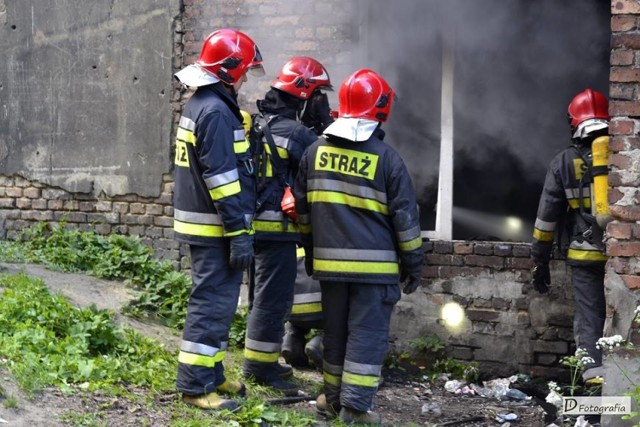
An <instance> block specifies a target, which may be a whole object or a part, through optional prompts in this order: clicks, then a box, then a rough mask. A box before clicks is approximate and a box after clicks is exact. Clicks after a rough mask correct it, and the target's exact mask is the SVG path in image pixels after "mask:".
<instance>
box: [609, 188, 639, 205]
mask: <svg viewBox="0 0 640 427" xmlns="http://www.w3.org/2000/svg"><path fill="white" fill-rule="evenodd" d="M616 190H618V191H619V192H620V193H622V198H620V200H618V201H617V202H616V203H615V205H617V206H635V205H636V204H637V203H638V202H637V201H638V200H639V199H640V197H639V196H640V191H639V190H638V188H636V187H616Z"/></svg>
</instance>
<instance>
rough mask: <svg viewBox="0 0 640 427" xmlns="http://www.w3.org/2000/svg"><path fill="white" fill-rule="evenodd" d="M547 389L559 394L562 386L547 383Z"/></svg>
mask: <svg viewBox="0 0 640 427" xmlns="http://www.w3.org/2000/svg"><path fill="white" fill-rule="evenodd" d="M547 387H548V388H549V391H555V392H559V391H560V386H559V385H558V383H557V382H555V381H549V382H548V383H547Z"/></svg>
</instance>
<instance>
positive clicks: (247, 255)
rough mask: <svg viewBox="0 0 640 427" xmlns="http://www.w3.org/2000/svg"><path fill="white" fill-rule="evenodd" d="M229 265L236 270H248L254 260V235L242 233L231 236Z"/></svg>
mask: <svg viewBox="0 0 640 427" xmlns="http://www.w3.org/2000/svg"><path fill="white" fill-rule="evenodd" d="M230 246H231V250H230V252H231V253H230V255H229V265H230V266H231V268H233V269H234V270H246V269H247V268H249V265H250V264H251V261H252V260H253V236H250V235H249V234H240V235H239V236H234V237H232V238H231V245H230Z"/></svg>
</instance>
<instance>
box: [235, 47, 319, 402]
mask: <svg viewBox="0 0 640 427" xmlns="http://www.w3.org/2000/svg"><path fill="white" fill-rule="evenodd" d="M330 89H331V82H330V79H329V75H328V73H327V70H326V69H325V68H324V67H323V66H322V64H320V63H319V62H318V61H316V60H315V59H313V58H309V57H304V56H297V57H293V58H291V59H290V60H289V61H287V62H286V63H285V64H284V65H283V67H282V68H281V70H280V72H279V74H278V76H277V78H276V79H274V80H273V81H272V83H271V88H270V89H269V90H268V91H267V93H266V94H265V97H264V99H261V100H258V101H257V108H258V112H259V113H258V114H257V115H256V116H255V117H254V125H253V129H252V137H251V138H252V141H253V143H254V150H255V153H254V156H255V158H256V159H257V161H256V166H257V169H256V170H257V175H258V187H257V188H258V195H257V201H256V217H255V219H254V222H253V225H254V228H255V231H256V242H255V261H254V268H253V271H254V273H253V278H252V279H251V280H252V281H253V292H252V298H251V309H250V312H249V317H248V320H247V332H246V339H245V349H244V365H243V375H244V377H245V378H253V379H254V381H255V382H256V383H258V384H261V385H266V386H269V387H272V388H274V389H277V390H279V391H282V392H283V393H284V394H286V395H293V394H297V393H298V386H297V385H296V384H295V383H294V382H292V381H290V380H289V379H288V378H290V377H291V376H292V375H293V371H292V368H291V366H289V365H282V364H280V363H279V362H278V360H279V357H280V352H281V345H282V337H283V335H284V322H285V317H286V316H287V314H288V313H289V311H290V310H291V305H292V301H293V287H294V282H295V280H296V244H297V242H298V241H299V240H300V235H299V232H298V226H297V224H296V222H295V220H296V219H295V210H294V208H293V195H292V194H291V189H290V188H291V186H292V185H293V179H294V177H295V175H296V173H297V171H298V162H299V161H300V157H301V156H302V153H303V152H304V151H305V150H306V149H307V147H308V146H309V145H311V143H313V142H314V141H315V140H316V139H317V138H318V137H317V135H316V133H315V132H314V131H313V130H312V129H310V128H309V127H307V126H305V125H304V124H302V123H301V122H300V117H301V114H302V111H303V110H304V108H305V105H306V104H307V103H310V102H311V103H312V104H313V105H314V106H318V105H321V103H320V102H312V99H313V98H314V97H323V96H324V97H326V95H325V94H323V93H322V92H321V90H330ZM327 108H328V104H327ZM326 114H328V112H326ZM316 115H319V113H318V114H316Z"/></svg>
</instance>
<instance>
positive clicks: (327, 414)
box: [316, 393, 340, 421]
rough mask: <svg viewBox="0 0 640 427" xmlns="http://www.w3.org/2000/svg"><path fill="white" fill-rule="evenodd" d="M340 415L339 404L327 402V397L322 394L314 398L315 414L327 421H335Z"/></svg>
mask: <svg viewBox="0 0 640 427" xmlns="http://www.w3.org/2000/svg"><path fill="white" fill-rule="evenodd" d="M339 413H340V403H329V402H327V395H326V394H324V393H322V394H321V395H319V396H318V397H317V398H316V414H317V416H318V418H320V419H324V420H327V421H331V420H335V419H336V418H338V414H339Z"/></svg>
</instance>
